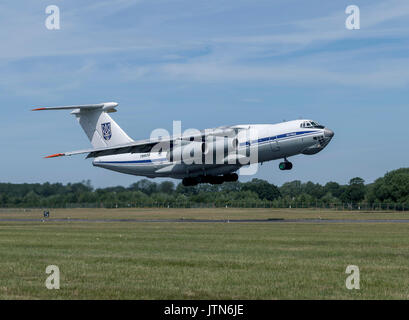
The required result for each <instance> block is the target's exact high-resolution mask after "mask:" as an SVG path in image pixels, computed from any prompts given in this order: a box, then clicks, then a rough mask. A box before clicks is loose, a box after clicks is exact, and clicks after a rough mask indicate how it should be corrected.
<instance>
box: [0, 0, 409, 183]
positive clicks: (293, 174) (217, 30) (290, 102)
mask: <svg viewBox="0 0 409 320" xmlns="http://www.w3.org/2000/svg"><path fill="white" fill-rule="evenodd" d="M351 4H354V5H358V6H359V8H360V11H361V29H360V30H347V29H346V28H345V19H346V17H347V15H346V14H345V8H346V7H347V6H348V5H351ZM48 5H57V6H58V7H59V8H60V14H61V29H60V30H54V31H50V30H48V29H46V27H45V25H44V22H45V19H46V13H45V8H46V7H47V6H48ZM0 39H1V43H2V50H1V51H0V71H1V78H0V95H1V98H2V106H1V108H2V113H1V119H2V121H1V127H2V131H1V132H2V139H0V148H1V150H2V157H1V169H0V170H1V174H0V181H1V182H14V183H23V182H46V181H50V182H64V183H67V182H77V181H81V180H83V179H90V180H91V181H92V183H93V185H94V186H97V187H101V186H111V185H124V186H127V185H129V184H131V183H133V182H135V181H137V180H138V179H140V178H138V177H134V176H127V175H122V174H119V173H114V172H110V171H107V170H103V169H100V168H94V167H92V164H91V161H90V160H84V158H83V157H82V156H77V157H67V158H60V159H43V158H42V157H43V156H44V155H48V154H52V153H57V152H63V151H71V150H78V149H84V148H89V147H90V144H89V141H88V140H87V138H86V136H85V134H84V133H83V132H82V130H81V128H80V127H79V125H78V123H77V122H76V120H75V118H74V117H72V116H71V115H69V113H68V112H63V111H62V112H57V111H56V112H44V113H40V112H39V113H32V112H29V110H30V108H31V107H33V106H53V105H70V104H86V103H98V102H103V101H117V102H119V103H120V106H119V108H118V111H119V112H118V113H116V114H114V115H113V116H114V118H115V120H116V121H117V122H118V123H119V125H120V126H121V127H122V128H123V129H124V130H125V131H126V132H127V133H128V134H129V135H130V136H131V137H132V138H134V139H143V138H147V137H149V135H150V133H151V131H152V130H154V129H156V128H165V129H167V130H169V131H171V129H172V121H173V120H181V121H182V127H183V129H188V128H197V129H204V128H209V127H215V126H219V125H229V124H240V123H276V122H280V121H282V120H284V119H285V120H292V119H298V118H300V117H303V118H311V119H314V120H317V121H318V122H320V123H322V124H325V125H327V126H328V127H330V128H331V129H333V130H334V131H335V138H334V139H333V141H332V142H331V144H330V145H329V146H328V147H327V148H326V149H325V150H324V151H322V152H321V153H319V154H318V155H315V156H296V157H294V158H293V159H292V162H293V164H294V169H293V170H292V171H289V172H288V171H284V172H282V171H280V170H278V161H273V162H270V163H265V164H264V165H263V166H261V167H260V170H259V171H258V173H257V174H256V175H255V177H258V178H262V179H266V180H268V181H270V182H272V183H275V184H278V185H281V184H282V183H284V182H286V181H291V180H295V179H300V180H302V181H308V180H311V181H313V182H320V183H325V182H327V181H330V180H332V181H337V182H339V183H347V182H348V180H349V179H350V178H352V177H355V176H360V177H362V178H364V179H365V180H366V181H367V182H372V181H373V180H374V179H376V178H377V177H379V176H382V175H383V174H384V173H385V172H387V171H390V170H393V169H396V168H400V167H407V166H408V158H409V157H408V156H409V148H408V147H407V146H408V142H407V141H408V133H409V132H408V131H409V126H408V124H407V123H408V121H409V109H408V104H409V90H408V89H409V88H408V87H409V56H408V53H409V1H407V0H388V1H385V0H383V1H376V0H368V1H361V0H353V1H352V0H350V1H341V0H337V1H325V2H323V1H315V0H312V1H301V0H298V1H295V0H277V1H271V0H270V1H267V0H266V1H265V0H256V1H255V0H234V1H233V0H228V1H223V0H206V1H191V0H190V1H189V0H172V1H171V0H149V1H148V0H111V1H104V0H101V1H87V0H82V1H68V0H64V1H58V0H49V1H39V0H37V1H28V0H25V1H14V2H12V1H9V2H7V3H1V4H0ZM250 178H252V177H243V178H242V180H243V181H246V180H248V179H250Z"/></svg>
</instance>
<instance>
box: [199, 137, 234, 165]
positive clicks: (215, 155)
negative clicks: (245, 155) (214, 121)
mask: <svg viewBox="0 0 409 320" xmlns="http://www.w3.org/2000/svg"><path fill="white" fill-rule="evenodd" d="M205 144H206V146H205V148H204V149H205V150H206V154H205V163H206V164H223V163H224V159H225V158H226V157H227V156H228V155H229V154H232V153H235V152H236V151H237V149H238V146H239V141H238V139H237V138H228V137H216V138H214V139H213V140H210V141H206V142H205Z"/></svg>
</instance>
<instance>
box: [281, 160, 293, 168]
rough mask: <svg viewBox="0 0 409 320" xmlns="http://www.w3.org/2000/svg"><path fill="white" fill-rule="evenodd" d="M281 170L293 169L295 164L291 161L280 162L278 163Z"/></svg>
mask: <svg viewBox="0 0 409 320" xmlns="http://www.w3.org/2000/svg"><path fill="white" fill-rule="evenodd" d="M278 167H279V168H280V170H291V169H292V168H293V164H292V163H291V162H290V161H284V162H280V164H279V165H278Z"/></svg>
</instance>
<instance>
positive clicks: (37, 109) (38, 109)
mask: <svg viewBox="0 0 409 320" xmlns="http://www.w3.org/2000/svg"><path fill="white" fill-rule="evenodd" d="M45 109H46V108H35V109H31V111H40V110H45Z"/></svg>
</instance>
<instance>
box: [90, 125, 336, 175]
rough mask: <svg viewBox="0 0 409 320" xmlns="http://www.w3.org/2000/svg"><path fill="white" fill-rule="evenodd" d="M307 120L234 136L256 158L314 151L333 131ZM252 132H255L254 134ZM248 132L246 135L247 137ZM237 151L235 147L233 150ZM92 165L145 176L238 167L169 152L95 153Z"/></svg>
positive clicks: (217, 171)
mask: <svg viewBox="0 0 409 320" xmlns="http://www.w3.org/2000/svg"><path fill="white" fill-rule="evenodd" d="M306 122H309V120H294V121H288V122H282V123H278V124H257V125H240V126H233V127H231V128H240V130H242V132H243V131H249V132H250V131H251V132H252V134H250V135H246V134H241V135H238V136H237V140H238V143H237V148H238V150H239V151H240V150H243V149H246V148H247V149H252V150H253V149H254V150H256V152H257V162H265V161H270V160H275V159H283V158H287V157H291V156H294V155H297V154H315V153H317V152H319V151H321V150H322V149H324V148H325V146H326V145H327V144H328V143H329V142H330V140H331V139H332V137H333V135H334V134H333V132H332V131H331V130H329V129H327V128H324V127H323V126H319V125H317V126H315V127H314V126H311V127H303V125H304V124H305V123H306ZM254 133H255V134H254ZM249 136H250V138H249ZM236 152H237V150H236ZM93 165H94V166H98V167H102V168H105V169H109V170H113V171H118V172H121V173H126V174H132V175H137V176H146V177H151V178H153V177H171V178H179V179H181V178H186V177H196V176H202V175H215V176H217V175H224V174H229V173H232V172H234V171H236V170H238V169H239V168H240V167H241V166H243V165H242V164H240V163H235V164H227V163H221V164H220V163H212V164H208V163H203V164H201V163H200V164H195V163H194V164H187V163H184V162H183V161H180V160H179V161H175V160H174V159H172V158H171V157H169V152H160V153H159V152H150V153H123V154H118V155H109V156H101V157H97V158H95V159H94V161H93Z"/></svg>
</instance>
